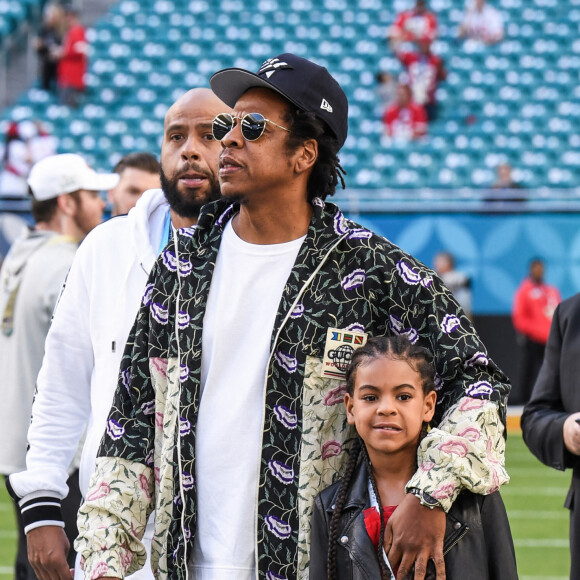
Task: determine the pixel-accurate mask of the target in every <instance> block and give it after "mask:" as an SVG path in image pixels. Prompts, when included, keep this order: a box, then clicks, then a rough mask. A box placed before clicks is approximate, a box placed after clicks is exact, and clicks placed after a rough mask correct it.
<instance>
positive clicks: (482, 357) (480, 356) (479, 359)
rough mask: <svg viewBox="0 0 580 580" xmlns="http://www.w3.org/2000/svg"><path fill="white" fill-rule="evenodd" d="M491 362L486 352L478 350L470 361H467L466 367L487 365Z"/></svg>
mask: <svg viewBox="0 0 580 580" xmlns="http://www.w3.org/2000/svg"><path fill="white" fill-rule="evenodd" d="M488 364H489V358H488V357H487V355H486V354H485V353H484V352H481V351H479V350H478V351H477V352H476V353H475V354H474V355H473V356H472V357H471V358H470V359H469V360H468V361H466V362H465V366H466V367H475V366H479V365H481V366H486V365H488Z"/></svg>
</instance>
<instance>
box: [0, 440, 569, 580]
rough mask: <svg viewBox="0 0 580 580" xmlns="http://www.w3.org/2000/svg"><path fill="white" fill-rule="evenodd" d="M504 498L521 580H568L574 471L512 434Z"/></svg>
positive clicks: (0, 523) (3, 511)
mask: <svg viewBox="0 0 580 580" xmlns="http://www.w3.org/2000/svg"><path fill="white" fill-rule="evenodd" d="M506 461H507V467H508V472H509V474H510V476H511V482H510V484H509V485H507V486H504V487H503V489H502V495H503V498H504V501H505V503H506V506H507V510H508V515H509V519H510V524H511V528H512V533H513V536H514V543H515V546H516V554H517V560H518V569H519V573H520V580H532V579H534V580H540V579H541V580H567V579H568V577H569V568H570V554H569V551H568V510H566V509H565V508H563V507H562V506H563V503H564V498H565V497H566V492H567V490H568V485H569V483H570V473H561V472H558V471H555V470H553V469H550V468H548V467H545V466H543V465H542V464H541V463H540V462H539V461H537V460H536V459H535V458H534V457H533V456H532V455H531V453H530V452H529V451H528V450H527V448H526V446H525V445H524V442H523V440H522V437H521V434H519V433H517V432H516V433H510V435H509V437H508V446H507V459H506ZM1 487H2V489H1V491H0V580H12V578H13V574H12V564H13V558H14V552H15V549H16V533H15V531H14V515H13V512H12V505H11V503H10V499H9V498H8V495H7V493H6V490H5V488H4V486H3V485H2V486H1Z"/></svg>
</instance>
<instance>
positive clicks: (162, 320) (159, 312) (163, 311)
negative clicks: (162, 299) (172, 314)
mask: <svg viewBox="0 0 580 580" xmlns="http://www.w3.org/2000/svg"><path fill="white" fill-rule="evenodd" d="M150 308H151V315H152V316H153V318H154V319H155V320H156V321H157V322H159V324H167V322H168V321H169V311H168V310H167V307H166V306H163V304H159V302H154V303H153V304H151V306H150Z"/></svg>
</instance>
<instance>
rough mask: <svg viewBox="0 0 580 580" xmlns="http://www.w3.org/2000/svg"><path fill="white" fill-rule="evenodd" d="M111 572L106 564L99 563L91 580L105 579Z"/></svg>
mask: <svg viewBox="0 0 580 580" xmlns="http://www.w3.org/2000/svg"><path fill="white" fill-rule="evenodd" d="M108 572H109V566H108V565H107V563H106V562H99V563H98V564H97V565H96V566H95V567H94V569H93V573H92V574H91V580H96V578H103V577H104V576H106V575H107V573H108Z"/></svg>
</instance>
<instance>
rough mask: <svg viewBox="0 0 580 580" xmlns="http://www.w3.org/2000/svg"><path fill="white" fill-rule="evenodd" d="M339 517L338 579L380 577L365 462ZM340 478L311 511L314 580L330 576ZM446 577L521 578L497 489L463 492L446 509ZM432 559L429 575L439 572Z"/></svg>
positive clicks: (454, 579)
mask: <svg viewBox="0 0 580 580" xmlns="http://www.w3.org/2000/svg"><path fill="white" fill-rule="evenodd" d="M357 469H358V470H357V473H356V474H355V477H354V479H353V484H352V486H351V488H350V490H349V493H348V494H347V498H346V502H345V507H344V508H343V513H342V517H341V519H340V523H339V529H338V535H337V548H336V578H337V580H378V579H380V577H381V575H380V569H379V563H378V560H377V553H376V551H375V548H374V546H373V544H372V541H371V539H370V537H369V535H368V533H367V531H366V528H365V524H364V516H363V511H364V510H365V509H367V508H368V507H370V499H369V493H368V475H367V470H366V466H365V465H364V464H362V463H361V465H360V466H359V467H358V468H357ZM338 488H339V484H338V483H336V484H334V485H332V486H330V487H328V488H327V489H325V490H324V491H323V492H322V493H321V494H319V496H318V497H317V498H316V503H315V505H314V512H313V514H312V541H311V545H310V580H324V579H325V578H327V571H326V556H327V553H328V531H329V527H330V519H331V517H332V506H333V505H334V503H335V498H336V495H337V493H338ZM443 551H444V553H445V570H446V576H447V580H464V579H465V578H469V580H490V579H494V580H498V579H501V580H517V578H518V573H517V569H516V558H515V552H514V545H513V541H512V536H511V531H510V527H509V522H508V519H507V514H506V511H505V507H504V504H503V501H502V499H501V496H500V494H499V493H498V492H496V493H493V494H491V495H487V496H483V495H475V494H473V493H470V492H467V491H464V492H462V493H461V494H460V495H459V497H458V498H457V500H456V501H455V503H454V504H453V506H452V508H451V510H450V511H449V513H448V514H447V529H446V531H445V541H444V545H443ZM432 565H433V563H432V562H430V567H429V569H428V573H427V578H428V579H429V578H435V568H434V566H432Z"/></svg>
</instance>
